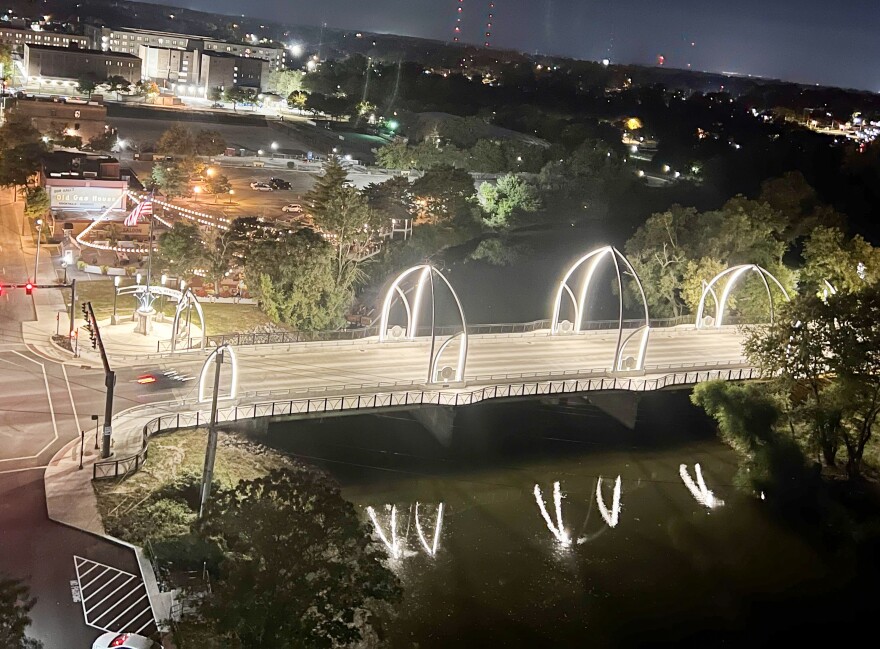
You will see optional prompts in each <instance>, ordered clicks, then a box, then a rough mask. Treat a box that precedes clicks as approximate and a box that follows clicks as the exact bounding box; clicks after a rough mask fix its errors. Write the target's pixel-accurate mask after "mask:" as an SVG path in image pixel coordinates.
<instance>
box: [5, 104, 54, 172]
mask: <svg viewBox="0 0 880 649" xmlns="http://www.w3.org/2000/svg"><path fill="white" fill-rule="evenodd" d="M45 152H46V144H45V142H44V141H43V139H42V136H41V134H40V132H39V131H38V130H37V129H36V128H34V126H33V124H32V123H31V121H30V119H28V118H27V117H25V116H23V115H20V114H15V113H12V114H11V115H9V116H8V117H7V119H6V122H5V123H4V124H3V126H0V186H6V187H11V186H20V185H25V184H27V182H28V179H29V178H30V177H31V176H32V175H33V174H34V173H36V172H37V170H38V169H39V168H40V159H41V158H42V156H43V154H44V153H45Z"/></svg>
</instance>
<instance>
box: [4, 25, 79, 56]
mask: <svg viewBox="0 0 880 649" xmlns="http://www.w3.org/2000/svg"><path fill="white" fill-rule="evenodd" d="M89 42H90V39H89V37H88V36H77V35H75V34H65V33H59V32H52V31H34V30H33V29H19V28H16V27H6V26H3V24H2V23H0V44H2V45H10V46H11V47H12V48H13V50H15V51H17V52H19V53H22V52H24V46H25V45H48V46H50V47H70V46H71V45H76V46H77V47H81V48H88V47H89Z"/></svg>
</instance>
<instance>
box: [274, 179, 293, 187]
mask: <svg viewBox="0 0 880 649" xmlns="http://www.w3.org/2000/svg"><path fill="white" fill-rule="evenodd" d="M269 184H270V185H272V189H290V187H291V185H290V183H289V182H287V181H286V180H284V178H270V179H269Z"/></svg>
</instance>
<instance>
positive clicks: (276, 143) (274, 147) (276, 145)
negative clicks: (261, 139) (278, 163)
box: [272, 142, 278, 160]
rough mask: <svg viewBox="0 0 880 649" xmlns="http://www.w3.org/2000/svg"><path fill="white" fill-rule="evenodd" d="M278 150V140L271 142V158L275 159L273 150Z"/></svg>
mask: <svg viewBox="0 0 880 649" xmlns="http://www.w3.org/2000/svg"><path fill="white" fill-rule="evenodd" d="M277 150H278V142H272V159H273V160H274V159H275V152H276V151H277Z"/></svg>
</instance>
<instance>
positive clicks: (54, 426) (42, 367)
mask: <svg viewBox="0 0 880 649" xmlns="http://www.w3.org/2000/svg"><path fill="white" fill-rule="evenodd" d="M12 353H13V354H15V355H16V356H21V357H22V358H23V359H25V360H26V361H30V362H31V363H33V364H34V365H39V366H40V370H41V371H42V372H43V384H44V385H45V386H46V398H47V399H48V400H49V413H50V414H51V415H52V431H53V432H54V437H53V438H52V441H50V442H49V443H47V444H46V445H45V446H44V447H43V448H41V449H40V450H39V451H37V452H36V453H35V454H34V455H24V456H21V457H7V458H4V459H2V460H0V462H14V461H16V460H33V459H34V458H38V457H40V455H42V454H43V453H44V452H45V451H46V449H48V448H49V447H50V446H52V445H53V444H54V443H55V442H57V441H58V423H57V422H56V421H55V406H54V405H53V404H52V394H51V392H50V391H49V377H48V375H47V374H46V366H45V365H43V364H42V363H40V362H38V361H35V360H34V359H32V358H28V357H27V356H25V355H24V354H22V353H21V352H17V351H13V352H12Z"/></svg>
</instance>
